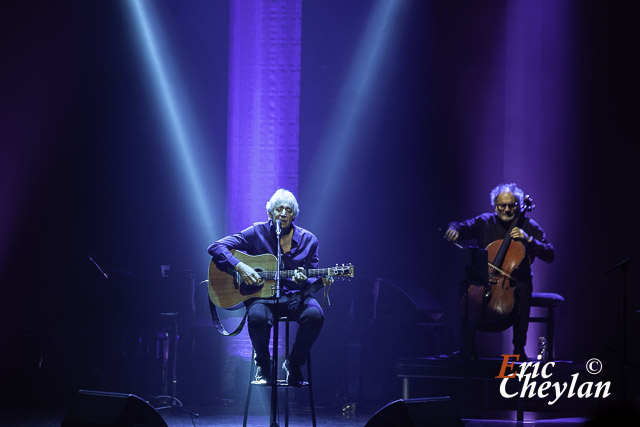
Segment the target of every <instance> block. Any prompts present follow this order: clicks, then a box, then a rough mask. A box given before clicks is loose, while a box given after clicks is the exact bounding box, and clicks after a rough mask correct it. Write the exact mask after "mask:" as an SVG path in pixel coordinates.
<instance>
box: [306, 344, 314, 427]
mask: <svg viewBox="0 0 640 427" xmlns="http://www.w3.org/2000/svg"><path fill="white" fill-rule="evenodd" d="M307 377H308V379H309V381H308V385H307V387H309V406H311V422H312V423H313V427H316V407H315V405H314V404H313V388H312V387H311V384H312V383H313V382H312V380H311V353H309V354H308V355H307Z"/></svg>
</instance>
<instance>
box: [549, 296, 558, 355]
mask: <svg viewBox="0 0 640 427" xmlns="http://www.w3.org/2000/svg"><path fill="white" fill-rule="evenodd" d="M548 310H549V312H548V313H547V337H548V340H549V342H548V343H547V346H548V351H549V360H554V359H555V358H556V354H555V350H554V348H553V347H554V346H553V344H554V342H553V341H554V338H555V336H554V333H555V321H554V320H555V319H554V313H553V312H554V311H555V309H554V308H553V307H549V308H548Z"/></svg>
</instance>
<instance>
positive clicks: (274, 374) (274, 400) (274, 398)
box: [270, 319, 279, 426]
mask: <svg viewBox="0 0 640 427" xmlns="http://www.w3.org/2000/svg"><path fill="white" fill-rule="evenodd" d="M278 324H279V322H278V320H277V319H276V321H275V322H273V363H272V364H271V423H270V425H272V426H273V425H277V424H278V422H277V414H278V326H279V325H278Z"/></svg>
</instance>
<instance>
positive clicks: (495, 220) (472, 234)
mask: <svg viewBox="0 0 640 427" xmlns="http://www.w3.org/2000/svg"><path fill="white" fill-rule="evenodd" d="M490 197H491V204H492V205H493V207H494V212H488V213H484V214H482V215H479V216H477V217H475V218H471V219H468V220H466V221H462V222H452V223H450V224H449V227H448V229H447V231H446V234H445V237H446V238H447V240H449V241H456V240H458V239H460V240H463V241H464V240H476V242H477V243H478V246H479V247H483V248H484V247H487V246H488V245H489V244H490V243H492V242H494V241H496V240H501V239H504V238H505V237H506V234H507V232H508V231H509V228H510V226H511V223H512V221H513V219H514V218H515V217H516V216H518V214H519V213H520V208H521V206H522V202H523V198H524V193H523V191H522V190H521V189H520V188H518V186H517V185H516V184H514V183H511V184H500V185H498V186H497V187H495V188H494V189H493V190H492V191H491V194H490ZM510 235H511V238H512V239H513V240H515V241H519V242H522V243H523V244H524V247H525V249H526V255H525V257H524V259H523V261H522V262H521V263H520V266H519V267H518V268H517V269H516V270H515V271H514V272H513V273H512V277H513V278H514V279H516V281H517V282H516V288H515V295H514V298H515V306H514V308H513V311H512V313H511V314H512V318H511V319H512V321H513V348H514V349H513V354H519V355H520V359H519V360H520V361H526V360H527V355H526V354H525V344H526V342H527V329H528V327H529V310H530V308H531V294H532V291H533V283H532V279H533V275H532V272H531V263H532V262H533V260H534V259H535V258H536V257H537V258H540V259H542V260H543V261H546V262H552V261H553V259H554V256H555V254H554V250H553V246H552V245H551V243H549V241H547V238H546V236H545V234H544V231H543V230H542V228H541V227H540V226H539V225H538V224H537V223H536V222H535V221H534V220H532V219H530V218H528V217H525V218H524V222H523V223H522V226H521V227H514V228H513V229H512V230H511V232H510ZM473 339H474V338H473V334H471V337H470V340H471V342H465V350H466V351H467V352H470V353H471V355H473V353H474V350H473V346H474V343H473ZM470 349H471V350H470Z"/></svg>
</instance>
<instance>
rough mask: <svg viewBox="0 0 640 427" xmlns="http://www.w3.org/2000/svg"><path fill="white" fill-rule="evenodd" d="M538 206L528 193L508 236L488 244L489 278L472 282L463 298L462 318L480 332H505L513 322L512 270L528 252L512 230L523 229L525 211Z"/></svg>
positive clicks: (512, 222) (513, 287)
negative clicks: (484, 281) (515, 238)
mask: <svg viewBox="0 0 640 427" xmlns="http://www.w3.org/2000/svg"><path fill="white" fill-rule="evenodd" d="M534 208H535V205H534V204H533V200H532V199H531V197H530V196H529V195H527V196H525V197H524V199H523V202H522V205H521V206H520V211H519V213H518V215H517V216H516V217H515V218H513V220H512V221H511V224H510V226H509V229H508V230H507V233H506V235H505V237H504V238H503V239H501V240H496V241H494V242H491V243H490V244H489V245H488V246H487V248H486V249H487V258H488V261H489V262H488V269H489V281H488V283H485V284H470V285H469V286H468V287H467V289H466V290H465V291H464V293H463V295H462V298H461V299H460V303H459V306H460V309H461V314H462V316H463V318H465V319H466V320H467V321H468V322H470V323H471V324H473V325H474V328H475V329H477V330H480V331H492V332H499V331H504V330H505V329H507V328H509V327H510V326H511V325H512V324H513V317H512V316H511V313H512V312H513V307H514V305H515V296H514V292H515V284H516V280H515V279H514V278H513V276H512V275H513V272H514V271H515V270H516V269H517V268H518V267H519V266H520V263H521V262H522V261H523V260H524V257H525V255H526V248H525V246H524V244H522V243H521V242H518V241H515V240H513V239H512V238H511V230H513V228H515V227H518V228H522V224H523V222H524V218H525V213H526V212H530V211H532V210H533V209H534Z"/></svg>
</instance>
